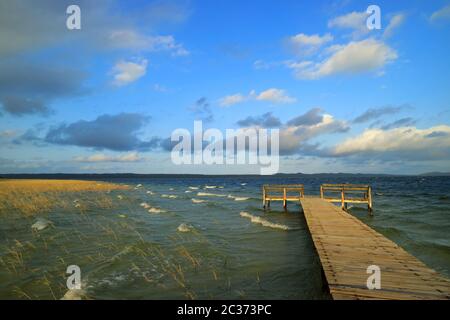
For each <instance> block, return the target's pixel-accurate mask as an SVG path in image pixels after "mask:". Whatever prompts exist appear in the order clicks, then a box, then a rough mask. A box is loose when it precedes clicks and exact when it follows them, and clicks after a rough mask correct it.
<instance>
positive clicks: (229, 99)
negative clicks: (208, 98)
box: [219, 93, 247, 107]
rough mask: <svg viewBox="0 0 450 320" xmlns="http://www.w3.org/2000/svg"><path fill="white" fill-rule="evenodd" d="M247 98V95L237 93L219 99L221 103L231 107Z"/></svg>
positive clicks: (223, 105)
mask: <svg viewBox="0 0 450 320" xmlns="http://www.w3.org/2000/svg"><path fill="white" fill-rule="evenodd" d="M245 100H247V97H246V96H244V95H242V94H240V93H237V94H233V95H229V96H226V97H223V98H221V99H220V100H219V104H220V106H222V107H229V106H232V105H234V104H237V103H241V102H244V101H245Z"/></svg>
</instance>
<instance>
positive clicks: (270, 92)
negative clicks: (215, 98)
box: [219, 88, 297, 107]
mask: <svg viewBox="0 0 450 320" xmlns="http://www.w3.org/2000/svg"><path fill="white" fill-rule="evenodd" d="M249 100H257V101H268V102H272V103H275V104H287V103H294V102H296V101H297V99H296V98H293V97H290V96H289V95H288V94H287V93H286V90H282V89H277V88H270V89H267V90H265V91H261V92H260V93H257V92H256V91H254V90H252V91H250V93H249V94H248V95H243V94H240V93H236V94H233V95H229V96H225V97H223V98H221V99H219V105H220V106H222V107H229V106H232V105H235V104H238V103H242V102H244V101H249Z"/></svg>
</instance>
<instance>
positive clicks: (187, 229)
mask: <svg viewBox="0 0 450 320" xmlns="http://www.w3.org/2000/svg"><path fill="white" fill-rule="evenodd" d="M177 230H178V232H190V231H192V230H194V227H193V226H191V225H189V224H186V223H182V224H180V225H179V226H178V228H177Z"/></svg>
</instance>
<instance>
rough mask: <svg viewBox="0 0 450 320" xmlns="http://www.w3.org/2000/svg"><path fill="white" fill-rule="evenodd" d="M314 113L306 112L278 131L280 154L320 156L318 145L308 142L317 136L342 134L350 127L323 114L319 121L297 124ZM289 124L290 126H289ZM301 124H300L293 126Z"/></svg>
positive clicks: (320, 151)
mask: <svg viewBox="0 0 450 320" xmlns="http://www.w3.org/2000/svg"><path fill="white" fill-rule="evenodd" d="M315 112H316V111H315V110H314V111H312V110H310V111H308V112H307V113H306V114H304V115H302V116H300V117H296V118H294V119H292V120H290V121H288V122H287V123H288V125H287V126H286V127H284V128H283V129H282V130H281V131H280V154H296V153H302V152H303V153H305V152H307V153H309V154H313V153H314V154H315V155H320V154H322V150H320V148H319V144H318V143H315V144H311V143H310V141H311V140H312V139H314V138H317V137H318V136H321V135H324V134H330V133H344V132H347V131H348V130H349V129H350V127H349V126H348V124H347V123H346V122H345V121H342V120H336V119H335V118H334V117H333V116H332V115H330V114H325V113H323V114H322V115H321V119H320V121H311V122H308V121H306V122H297V119H299V118H304V119H307V118H308V117H310V115H311V114H313V113H315ZM289 123H290V124H291V125H289ZM296 123H297V124H298V123H302V124H298V125H295V124H296Z"/></svg>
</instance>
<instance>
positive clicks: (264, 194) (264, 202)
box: [263, 186, 266, 209]
mask: <svg viewBox="0 0 450 320" xmlns="http://www.w3.org/2000/svg"><path fill="white" fill-rule="evenodd" d="M263 208H264V209H266V187H265V186H263Z"/></svg>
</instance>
